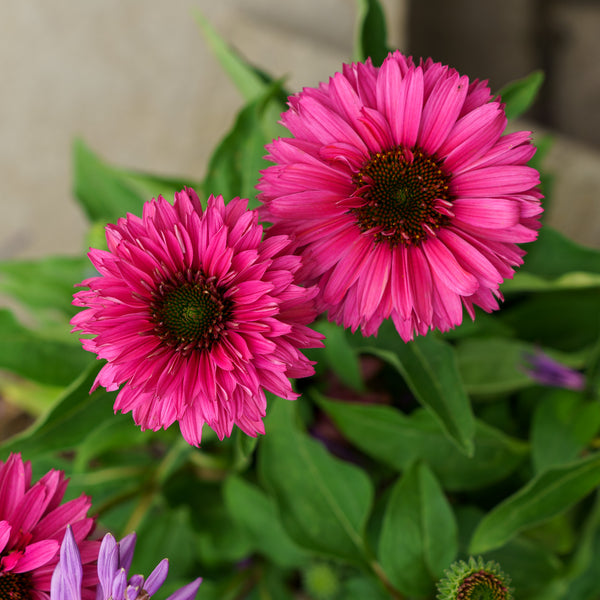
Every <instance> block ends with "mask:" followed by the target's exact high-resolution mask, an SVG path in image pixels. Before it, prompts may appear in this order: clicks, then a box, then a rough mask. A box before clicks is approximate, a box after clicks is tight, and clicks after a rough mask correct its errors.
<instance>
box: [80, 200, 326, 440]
mask: <svg viewBox="0 0 600 600" xmlns="http://www.w3.org/2000/svg"><path fill="white" fill-rule="evenodd" d="M246 205H247V201H246V200H241V199H239V198H235V199H233V200H231V202H229V203H228V204H227V205H225V203H224V201H223V198H222V197H221V196H218V197H213V196H211V197H210V198H209V199H208V206H207V209H206V210H203V209H202V206H201V204H200V200H199V198H198V196H197V195H196V193H195V192H194V191H193V190H191V189H186V190H184V191H182V192H180V193H178V194H176V195H175V203H174V205H171V204H170V203H168V202H167V201H166V200H165V199H164V198H162V197H159V198H158V199H157V200H152V201H150V202H147V203H146V204H145V205H144V211H143V216H142V217H141V218H139V217H137V216H134V215H131V214H129V215H127V218H123V219H119V221H118V222H117V224H116V225H108V226H107V228H106V237H107V241H108V251H103V250H91V251H90V253H89V256H90V259H91V260H92V262H93V263H94V265H95V266H96V268H97V269H98V271H99V273H100V275H99V276H98V277H92V278H90V279H87V280H86V281H84V282H83V284H82V285H84V286H86V287H87V288H88V289H86V290H82V291H79V292H77V293H76V294H75V300H74V304H76V305H77V306H82V307H84V308H85V310H83V311H81V312H80V313H79V314H77V315H76V316H75V317H74V318H73V320H72V324H73V326H74V328H75V329H76V330H80V331H82V332H83V333H85V334H92V335H93V336H94V337H93V338H89V339H83V340H82V342H83V346H84V348H85V349H86V350H89V351H91V352H95V353H96V354H97V355H98V357H99V358H104V359H106V360H107V361H108V362H107V364H106V365H105V366H104V367H103V368H102V370H101V371H100V373H99V375H98V377H97V379H96V382H95V386H94V387H96V386H99V385H101V386H103V387H105V388H106V389H107V390H116V389H118V388H119V386H120V385H121V384H123V387H122V388H121V390H120V392H119V395H118V396H117V400H116V402H115V410H121V411H122V412H128V411H132V413H133V418H134V420H135V422H136V423H137V424H138V425H141V427H142V429H152V430H157V429H160V428H161V427H164V428H166V427H169V426H170V425H171V424H173V423H174V422H175V421H178V422H179V426H180V429H181V432H182V434H183V437H184V438H185V439H186V440H187V441H188V442H189V443H190V444H194V445H199V444H200V440H201V434H202V426H203V424H204V423H206V424H207V425H208V426H209V427H211V428H212V429H213V430H214V431H215V432H216V433H217V435H218V436H219V438H220V439H222V438H223V437H225V436H229V435H230V434H231V431H232V428H233V425H234V424H235V425H237V426H238V427H239V428H240V429H242V430H243V431H244V432H246V433H247V434H249V435H252V436H255V435H256V434H257V433H264V426H263V423H262V418H263V417H264V415H265V410H266V399H265V390H268V391H270V392H272V393H274V394H276V395H278V396H280V397H282V398H287V399H289V400H292V399H294V398H296V397H297V394H295V393H294V392H293V391H292V387H291V383H290V381H289V378H295V377H306V376H308V375H311V374H312V373H313V372H314V371H313V367H312V363H311V362H310V361H309V360H308V359H307V358H306V357H305V356H304V355H303V354H302V353H301V352H300V349H302V348H311V347H316V346H321V345H322V342H321V339H322V336H321V335H320V334H318V333H316V332H315V331H313V330H312V329H310V328H309V327H308V326H307V325H308V324H310V323H312V321H314V319H315V317H316V311H315V307H314V303H313V297H314V296H315V293H316V290H315V289H312V288H303V287H300V286H298V285H296V281H295V273H296V272H297V270H298V269H299V267H300V264H301V262H300V258H299V257H297V256H292V255H290V254H288V253H287V252H285V251H284V249H285V248H287V247H288V246H289V240H288V238H287V237H286V236H279V237H278V236H274V237H271V238H269V240H267V241H262V235H263V229H262V226H260V225H259V224H258V216H257V213H256V211H249V210H247V209H246Z"/></svg>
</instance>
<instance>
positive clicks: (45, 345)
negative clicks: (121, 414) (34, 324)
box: [0, 309, 93, 386]
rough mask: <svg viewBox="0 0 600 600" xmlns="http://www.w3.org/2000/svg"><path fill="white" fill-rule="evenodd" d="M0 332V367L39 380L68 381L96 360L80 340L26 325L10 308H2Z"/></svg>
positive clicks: (60, 384) (62, 384)
mask: <svg viewBox="0 0 600 600" xmlns="http://www.w3.org/2000/svg"><path fill="white" fill-rule="evenodd" d="M0 336H1V339H2V343H1V344H0V368H2V369H7V370H8V371H11V372H13V373H16V374H17V375H20V376H21V377H25V378H27V379H31V380H32V381H36V382H38V383H44V384H49V385H55V386H65V385H68V384H69V383H71V382H72V381H73V380H74V379H75V378H76V377H78V376H79V374H80V373H81V372H82V371H85V370H86V369H87V367H88V366H89V365H90V363H91V362H92V360H93V356H92V355H91V354H90V353H89V352H85V351H84V350H83V349H82V348H81V346H80V345H79V343H78V342H77V341H76V340H74V342H75V343H69V342H63V341H61V340H55V339H51V338H46V337H44V336H42V335H40V334H38V333H37V332H35V331H32V330H29V329H26V328H25V327H23V326H22V325H21V324H20V323H19V322H18V321H17V320H16V319H15V318H14V316H13V315H12V313H11V312H10V311H9V310H6V309H0Z"/></svg>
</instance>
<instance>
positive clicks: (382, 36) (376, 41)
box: [355, 0, 388, 67]
mask: <svg viewBox="0 0 600 600" xmlns="http://www.w3.org/2000/svg"><path fill="white" fill-rule="evenodd" d="M387 53H388V47H387V27H386V23H385V13H384V11H383V8H382V6H381V3H380V2H379V0H358V24H357V36H356V42H355V60H357V61H360V62H362V61H364V60H366V59H367V57H371V60H372V61H373V64H374V65H375V66H376V67H378V66H379V65H381V63H382V62H383V60H384V59H385V57H386V56H387Z"/></svg>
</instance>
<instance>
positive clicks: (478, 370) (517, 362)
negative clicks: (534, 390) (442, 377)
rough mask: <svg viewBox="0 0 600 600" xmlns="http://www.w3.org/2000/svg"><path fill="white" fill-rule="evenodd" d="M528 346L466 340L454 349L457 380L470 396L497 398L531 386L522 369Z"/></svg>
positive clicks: (501, 340)
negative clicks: (499, 395) (463, 385)
mask: <svg viewBox="0 0 600 600" xmlns="http://www.w3.org/2000/svg"><path fill="white" fill-rule="evenodd" d="M532 348H533V347H532V346H531V344H526V343H524V342H521V341H519V340H511V339H509V338H467V339H465V340H463V341H461V342H459V343H458V344H457V346H456V350H455V351H456V358H457V361H458V369H459V371H460V375H461V378H462V380H463V382H464V384H465V388H466V390H467V392H469V393H470V394H480V395H486V394H492V395H494V394H500V393H507V392H513V391H516V390H519V389H522V388H525V387H530V386H531V385H533V384H534V383H535V382H534V381H533V380H532V379H531V377H529V376H528V375H527V374H526V373H525V370H524V368H523V364H524V357H525V353H526V352H527V351H531V350H532Z"/></svg>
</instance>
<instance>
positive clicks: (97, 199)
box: [73, 140, 200, 223]
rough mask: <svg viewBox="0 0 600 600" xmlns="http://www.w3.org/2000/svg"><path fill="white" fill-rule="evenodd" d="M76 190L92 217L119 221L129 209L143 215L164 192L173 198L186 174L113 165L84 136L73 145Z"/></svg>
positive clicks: (113, 221)
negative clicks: (150, 202)
mask: <svg viewBox="0 0 600 600" xmlns="http://www.w3.org/2000/svg"><path fill="white" fill-rule="evenodd" d="M73 170H74V184H73V185H74V192H75V196H76V198H77V200H78V201H79V203H80V204H81V206H82V207H83V209H84V211H85V213H86V215H87V216H88V218H89V219H90V220H91V221H101V222H103V223H106V222H109V223H115V222H116V221H117V219H119V218H120V217H124V216H125V215H126V214H127V213H128V212H130V213H133V214H135V215H141V213H142V206H143V205H144V202H146V201H148V200H150V199H151V198H153V197H157V196H158V195H160V194H163V195H164V196H165V197H166V198H167V199H172V198H173V194H174V192H176V191H179V190H181V189H182V188H183V187H184V186H185V185H189V186H192V187H195V188H196V191H200V190H199V189H198V184H197V183H195V182H191V181H189V180H187V179H186V180H184V179H183V178H181V179H179V178H174V177H173V178H169V177H160V176H158V175H149V174H144V173H139V172H135V171H127V170H126V169H121V168H117V167H113V166H112V165H109V164H108V163H106V162H104V161H103V160H102V159H101V158H100V157H98V156H97V155H96V154H95V153H94V152H93V151H92V150H91V149H90V148H88V146H86V144H85V143H84V142H83V141H82V140H76V141H75V144H74V145H73Z"/></svg>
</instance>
